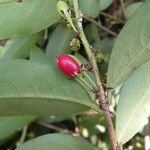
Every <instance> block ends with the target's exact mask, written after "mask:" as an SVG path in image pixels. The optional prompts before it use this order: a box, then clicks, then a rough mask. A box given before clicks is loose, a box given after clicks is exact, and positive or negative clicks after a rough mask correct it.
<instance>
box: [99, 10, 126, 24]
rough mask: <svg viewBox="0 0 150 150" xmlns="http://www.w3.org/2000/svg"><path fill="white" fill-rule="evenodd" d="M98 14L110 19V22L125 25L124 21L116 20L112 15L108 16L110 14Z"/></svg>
mask: <svg viewBox="0 0 150 150" xmlns="http://www.w3.org/2000/svg"><path fill="white" fill-rule="evenodd" d="M100 14H101V15H103V16H104V17H107V18H109V19H111V20H114V21H116V22H118V23H121V24H125V23H126V22H125V21H124V20H120V19H118V18H117V17H115V16H112V15H110V14H107V13H105V12H101V13H100Z"/></svg>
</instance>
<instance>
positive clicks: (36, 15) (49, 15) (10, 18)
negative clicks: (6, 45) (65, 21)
mask: <svg viewBox="0 0 150 150" xmlns="http://www.w3.org/2000/svg"><path fill="white" fill-rule="evenodd" d="M56 3H57V0H44V1H43V0H36V1H33V0H25V1H24V0H23V1H21V2H17V0H16V1H10V2H7V3H2V4H0V20H1V22H0V39H4V38H8V37H14V36H21V35H27V34H33V33H36V32H38V31H41V30H43V29H44V28H46V27H49V26H51V25H53V24H54V23H56V22H57V21H58V19H59V16H58V13H57V10H56Z"/></svg>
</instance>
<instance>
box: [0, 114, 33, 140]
mask: <svg viewBox="0 0 150 150" xmlns="http://www.w3.org/2000/svg"><path fill="white" fill-rule="evenodd" d="M35 118H36V117H35V116H14V117H0V142H2V141H3V140H5V139H6V138H9V137H10V136H12V135H14V134H15V133H16V132H17V131H20V130H21V129H23V127H24V126H25V125H27V124H29V123H31V122H32V121H33V120H35Z"/></svg>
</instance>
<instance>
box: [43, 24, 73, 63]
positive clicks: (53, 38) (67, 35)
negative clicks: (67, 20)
mask: <svg viewBox="0 0 150 150" xmlns="http://www.w3.org/2000/svg"><path fill="white" fill-rule="evenodd" d="M72 38H73V31H72V30H71V29H68V28H67V27H66V26H64V25H59V26H58V27H57V28H56V29H55V30H54V31H53V33H52V34H51V35H50V37H49V42H48V45H47V48H46V53H47V55H48V56H49V57H50V61H51V63H56V57H57V55H59V54H62V53H70V51H69V43H70V41H71V39H72Z"/></svg>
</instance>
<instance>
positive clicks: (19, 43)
mask: <svg viewBox="0 0 150 150" xmlns="http://www.w3.org/2000/svg"><path fill="white" fill-rule="evenodd" d="M39 37H40V34H33V35H28V36H22V37H16V38H12V39H10V40H8V42H7V43H6V45H5V48H4V53H3V55H2V58H4V59H6V58H7V59H8V58H9V59H10V58H27V57H29V51H30V48H31V47H32V46H33V45H35V44H36V43H37V41H38V40H39Z"/></svg>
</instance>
